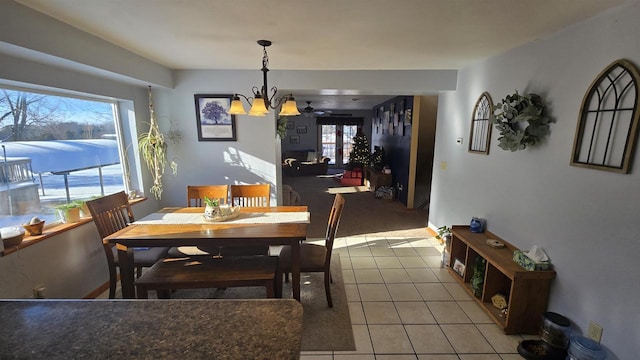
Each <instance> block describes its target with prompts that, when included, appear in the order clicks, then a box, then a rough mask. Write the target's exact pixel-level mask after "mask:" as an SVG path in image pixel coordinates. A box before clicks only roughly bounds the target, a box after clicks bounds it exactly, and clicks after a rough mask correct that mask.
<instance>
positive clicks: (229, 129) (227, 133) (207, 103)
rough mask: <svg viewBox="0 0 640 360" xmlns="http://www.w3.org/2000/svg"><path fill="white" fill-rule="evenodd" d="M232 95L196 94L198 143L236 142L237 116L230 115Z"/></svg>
mask: <svg viewBox="0 0 640 360" xmlns="http://www.w3.org/2000/svg"><path fill="white" fill-rule="evenodd" d="M231 98H232V95H219V94H195V95H194V100H195V107H196V121H197V126H198V141H236V116H235V115H231V114H229V109H230V108H231Z"/></svg>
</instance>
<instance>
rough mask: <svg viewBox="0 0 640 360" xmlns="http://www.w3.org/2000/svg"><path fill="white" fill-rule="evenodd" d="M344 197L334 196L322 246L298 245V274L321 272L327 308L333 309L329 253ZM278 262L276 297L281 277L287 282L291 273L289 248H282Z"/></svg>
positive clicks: (280, 292) (338, 222) (280, 293)
mask: <svg viewBox="0 0 640 360" xmlns="http://www.w3.org/2000/svg"><path fill="white" fill-rule="evenodd" d="M344 202H345V201H344V196H343V195H342V194H336V196H335V198H334V199H333V205H332V206H331V212H330V213H329V220H328V223H327V232H326V235H325V240H324V244H322V245H320V244H312V243H302V244H300V272H301V273H303V272H322V273H324V289H325V294H326V296H327V303H328V305H329V307H333V301H332V300H331V288H330V283H332V282H333V279H332V278H331V270H330V269H331V253H332V250H333V242H334V240H335V237H336V233H337V232H338V225H339V224H340V218H341V217H342V209H343V208H344ZM279 258H280V259H279V261H278V273H277V275H276V277H277V280H276V286H277V287H276V296H277V297H281V296H282V276H283V275H284V276H285V280H287V281H288V275H289V273H290V272H291V247H290V246H283V247H282V250H281V251H280V255H279Z"/></svg>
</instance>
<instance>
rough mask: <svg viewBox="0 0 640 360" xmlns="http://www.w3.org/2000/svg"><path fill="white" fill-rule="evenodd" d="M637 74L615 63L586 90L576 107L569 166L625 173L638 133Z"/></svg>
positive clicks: (620, 62) (622, 63)
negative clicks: (580, 103)
mask: <svg viewBox="0 0 640 360" xmlns="http://www.w3.org/2000/svg"><path fill="white" fill-rule="evenodd" d="M639 79H640V76H639V75H638V70H637V69H636V67H635V66H634V65H633V64H632V63H631V62H629V61H626V60H617V61H614V62H613V63H612V64H611V65H609V66H608V67H607V68H606V69H604V70H603V71H602V72H601V73H600V74H599V75H598V77H597V78H596V79H595V80H594V82H593V83H592V84H591V87H589V90H588V91H587V93H586V94H585V96H584V99H583V100H582V106H581V107H580V119H579V121H578V127H577V129H576V136H575V139H574V142H573V152H572V155H571V165H574V166H582V167H588V168H592V169H598V170H606V171H614V172H619V173H629V171H630V166H631V158H632V155H633V151H634V148H635V144H636V135H637V133H638V117H639V115H640V113H639V112H638V103H639V101H638V100H640V92H639V91H638V80H639Z"/></svg>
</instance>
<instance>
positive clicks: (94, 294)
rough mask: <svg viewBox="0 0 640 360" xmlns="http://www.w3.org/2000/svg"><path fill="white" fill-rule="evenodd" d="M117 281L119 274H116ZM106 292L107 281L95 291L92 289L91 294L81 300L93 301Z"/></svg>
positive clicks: (107, 288)
mask: <svg viewBox="0 0 640 360" xmlns="http://www.w3.org/2000/svg"><path fill="white" fill-rule="evenodd" d="M118 280H120V274H118ZM108 290H109V281H107V282H105V283H103V284H102V285H100V286H98V288H97V289H94V290H93V291H92V292H90V293H89V294H87V295H85V296H84V297H83V299H95V298H97V297H98V296H100V294H102V293H103V292H105V291H108Z"/></svg>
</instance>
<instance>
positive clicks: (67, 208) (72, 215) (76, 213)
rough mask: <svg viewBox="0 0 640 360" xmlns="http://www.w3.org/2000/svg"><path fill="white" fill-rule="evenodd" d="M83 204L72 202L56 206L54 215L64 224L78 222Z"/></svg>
mask: <svg viewBox="0 0 640 360" xmlns="http://www.w3.org/2000/svg"><path fill="white" fill-rule="evenodd" d="M82 204H83V202H79V201H73V202H70V203H67V204H60V205H56V207H55V209H56V214H57V216H58V218H59V219H60V220H62V222H64V223H65V224H69V223H74V222H78V221H79V220H80V208H82Z"/></svg>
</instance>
